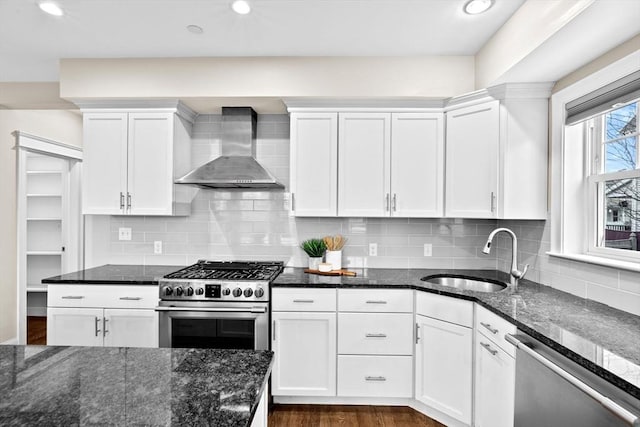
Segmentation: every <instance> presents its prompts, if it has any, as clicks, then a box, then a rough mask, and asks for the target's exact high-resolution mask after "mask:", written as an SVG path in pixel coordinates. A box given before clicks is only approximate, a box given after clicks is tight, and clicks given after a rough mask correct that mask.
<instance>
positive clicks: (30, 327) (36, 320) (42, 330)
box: [27, 316, 47, 345]
mask: <svg viewBox="0 0 640 427" xmlns="http://www.w3.org/2000/svg"><path fill="white" fill-rule="evenodd" d="M27 344H31V345H47V318H46V317H35V316H28V317H27Z"/></svg>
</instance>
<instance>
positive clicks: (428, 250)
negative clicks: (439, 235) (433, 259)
mask: <svg viewBox="0 0 640 427" xmlns="http://www.w3.org/2000/svg"><path fill="white" fill-rule="evenodd" d="M432 255H433V245H432V244H431V243H425V244H424V256H432Z"/></svg>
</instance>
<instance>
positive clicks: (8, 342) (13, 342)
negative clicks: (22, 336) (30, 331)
mask: <svg viewBox="0 0 640 427" xmlns="http://www.w3.org/2000/svg"><path fill="white" fill-rule="evenodd" d="M0 345H18V338H17V337H16V338H11V339H8V340H6V341H3V342H0Z"/></svg>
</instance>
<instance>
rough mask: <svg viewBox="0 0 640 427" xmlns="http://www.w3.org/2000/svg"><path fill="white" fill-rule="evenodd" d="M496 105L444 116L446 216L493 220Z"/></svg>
mask: <svg viewBox="0 0 640 427" xmlns="http://www.w3.org/2000/svg"><path fill="white" fill-rule="evenodd" d="M499 107H500V105H499V102H498V101H489V102H486V103H483V104H480V105H474V106H472V107H467V108H461V109H459V110H455V111H449V112H448V113H447V167H446V170H447V180H446V181H447V188H446V216H448V217H456V218H495V217H496V197H497V193H498V147H499V145H498V142H499V135H500V123H499Z"/></svg>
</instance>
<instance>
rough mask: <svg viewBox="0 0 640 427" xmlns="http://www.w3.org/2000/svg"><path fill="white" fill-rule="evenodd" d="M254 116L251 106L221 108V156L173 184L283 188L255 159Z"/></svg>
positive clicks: (206, 186) (226, 187)
mask: <svg viewBox="0 0 640 427" xmlns="http://www.w3.org/2000/svg"><path fill="white" fill-rule="evenodd" d="M257 117H258V115H257V114H256V112H255V111H254V110H253V108H251V107H222V140H221V141H220V157H218V158H216V159H214V160H212V161H210V162H209V163H206V164H204V165H202V166H200V167H198V168H196V169H194V170H192V171H191V172H189V173H188V174H186V175H185V176H183V177H182V178H179V179H177V180H176V181H175V182H176V184H189V185H196V186H198V187H202V188H224V189H229V188H257V189H283V188H284V185H282V184H280V183H279V182H278V181H277V180H276V179H275V177H274V176H273V175H272V174H271V173H270V172H269V171H268V170H266V169H265V168H264V167H263V166H262V165H260V163H258V161H257V160H256V159H255V156H256V123H257V121H258V119H257Z"/></svg>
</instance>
